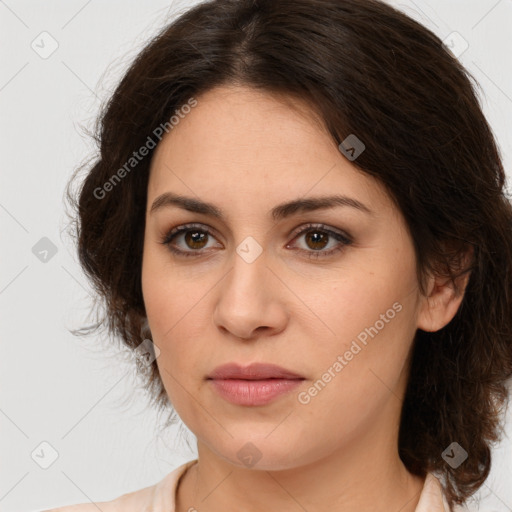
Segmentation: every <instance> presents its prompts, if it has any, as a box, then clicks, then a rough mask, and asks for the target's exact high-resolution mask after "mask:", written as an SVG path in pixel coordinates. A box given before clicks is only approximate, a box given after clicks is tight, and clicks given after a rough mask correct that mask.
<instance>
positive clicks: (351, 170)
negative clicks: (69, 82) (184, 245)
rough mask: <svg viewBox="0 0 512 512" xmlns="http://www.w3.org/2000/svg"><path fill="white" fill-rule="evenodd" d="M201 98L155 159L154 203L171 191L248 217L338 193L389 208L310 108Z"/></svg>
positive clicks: (271, 100) (246, 93)
mask: <svg viewBox="0 0 512 512" xmlns="http://www.w3.org/2000/svg"><path fill="white" fill-rule="evenodd" d="M196 99H197V105H196V106H195V107H194V108H192V109H191V110H190V112H189V113H187V114H186V115H183V116H182V118H181V119H180V120H179V123H178V124H177V125H175V126H174V127H173V128H172V129H171V130H170V131H169V133H167V134H166V135H165V136H164V137H163V139H162V141H161V142H160V143H159V144H158V146H157V148H156V150H155V152H154V154H153V157H152V161H151V169H150V177H149V183H148V200H149V201H151V200H152V199H154V198H155V197H156V196H157V195H159V194H162V193H163V192H167V191H173V192H176V193H181V194H186V195H187V196H190V195H196V196H198V197H201V198H203V199H204V200H208V201H210V202H216V203H223V202H224V203H225V202H229V203H230V204H231V205H239V206H240V207H243V208H245V209H246V210H247V209H248V208H249V207H250V206H251V205H249V204H247V201H248V199H250V201H251V203H253V204H254V206H256V204H259V205H261V206H264V207H266V208H267V210H268V209H270V208H271V207H272V206H273V205H274V204H277V203H281V202H283V201H285V200H286V199H291V198H297V197H300V196H305V195H315V196H318V195H323V194H333V193H336V194H344V195H351V196H356V195H357V196H358V198H359V199H360V200H361V202H370V203H372V204H376V203H383V202H384V203H386V202H387V201H389V199H388V198H387V194H386V193H385V192H384V190H383V187H382V186H381V185H380V184H379V183H378V182H376V181H375V179H374V178H372V177H370V176H368V175H366V174H364V173H363V172H361V171H360V170H359V169H358V168H357V167H355V165H353V164H352V163H351V162H349V161H348V160H347V159H346V158H345V157H344V156H343V155H342V154H341V153H340V151H339V149H338V147H337V145H336V143H335V141H334V140H333V139H332V138H331V137H330V135H329V134H328V133H327V132H326V130H325V129H324V127H323V125H322V123H321V121H320V120H319V118H318V117H317V116H316V115H315V114H314V112H313V111H312V109H310V108H309V107H308V105H307V104H306V103H304V102H300V101H298V100H296V99H295V98H293V99H292V98H291V97H290V98H286V97H281V96H275V95H270V94H268V93H265V92H262V91H256V90H254V89H250V88H248V87H238V86H237V87H234V86H223V87H218V88H215V89H212V90H210V91H208V92H207V93H205V94H203V95H201V96H199V97H197V98H196ZM149 201H148V203H149Z"/></svg>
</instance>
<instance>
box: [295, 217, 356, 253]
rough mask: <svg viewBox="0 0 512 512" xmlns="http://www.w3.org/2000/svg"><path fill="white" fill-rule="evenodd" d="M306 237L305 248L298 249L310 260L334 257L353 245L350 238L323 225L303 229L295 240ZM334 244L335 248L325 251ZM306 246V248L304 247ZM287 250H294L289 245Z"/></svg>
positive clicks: (310, 225)
mask: <svg viewBox="0 0 512 512" xmlns="http://www.w3.org/2000/svg"><path fill="white" fill-rule="evenodd" d="M302 237H304V244H303V247H299V248H298V249H295V250H299V251H300V252H302V253H306V255H307V257H308V258H323V257H328V256H332V255H334V254H335V253H337V252H340V251H342V250H343V249H345V248H346V246H348V245H350V244H351V243H352V239H351V237H350V236H348V235H346V234H344V233H341V232H338V231H333V230H332V229H328V228H326V227H325V226H324V225H323V224H320V225H315V224H309V225H307V226H306V227H305V229H303V230H302V231H301V232H300V233H298V234H297V236H296V237H295V238H294V240H300V239H301V238H302ZM331 241H332V242H334V243H333V244H332V245H333V247H332V248H330V249H329V250H325V251H324V250H323V249H325V247H327V246H328V245H329V244H330V243H331ZM304 246H305V247H304ZM287 248H293V245H290V244H288V245H287Z"/></svg>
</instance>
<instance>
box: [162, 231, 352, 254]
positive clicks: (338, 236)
mask: <svg viewBox="0 0 512 512" xmlns="http://www.w3.org/2000/svg"><path fill="white" fill-rule="evenodd" d="M202 226H203V225H202V224H185V225H183V226H180V227H177V228H174V229H172V230H171V231H170V232H169V233H167V234H166V235H165V236H164V238H163V239H162V240H161V241H160V243H161V244H163V245H165V246H167V248H168V249H169V250H170V251H171V252H172V253H174V254H177V255H179V256H184V257H186V258H188V257H198V256H201V250H200V249H199V250H197V251H195V250H189V251H183V250H181V249H176V247H173V246H172V245H171V242H172V241H173V240H174V239H175V238H176V237H177V236H179V235H181V234H183V233H187V232H189V231H200V232H201V233H206V234H208V236H213V233H212V232H211V231H210V230H209V229H203V227H202ZM310 231H320V232H322V233H326V234H327V235H329V236H330V237H331V236H332V237H333V238H334V239H335V240H337V241H338V242H340V245H338V246H337V247H335V248H334V249H330V250H328V251H323V250H318V251H315V250H309V251H308V250H305V249H294V250H299V251H301V252H306V253H308V256H307V257H308V258H310V259H318V258H327V257H329V256H332V255H334V254H336V253H338V252H340V251H342V250H343V249H345V247H346V246H347V245H350V244H351V243H352V239H351V238H350V237H349V236H348V235H346V234H343V233H340V232H337V231H333V230H331V229H328V228H327V227H326V226H325V225H324V224H307V225H306V226H304V229H302V231H300V232H298V233H293V235H294V237H293V240H295V239H296V238H299V237H300V236H302V235H303V234H305V233H308V232H310Z"/></svg>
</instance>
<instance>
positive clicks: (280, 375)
mask: <svg viewBox="0 0 512 512" xmlns="http://www.w3.org/2000/svg"><path fill="white" fill-rule="evenodd" d="M303 378H304V377H302V376H301V375H298V374H297V373H294V372H292V371H290V370H287V369H286V368H282V367H281V366H277V365H275V364H270V363H252V364H250V365H248V366H242V365H240V364H237V363H227V364H223V365H221V366H217V368H215V370H213V371H212V372H211V373H210V374H209V375H208V379H244V380H262V379H303Z"/></svg>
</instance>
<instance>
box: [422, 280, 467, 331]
mask: <svg viewBox="0 0 512 512" xmlns="http://www.w3.org/2000/svg"><path fill="white" fill-rule="evenodd" d="M469 275H470V273H469V272H466V273H465V274H464V275H461V276H459V277H458V278H457V279H456V281H455V285H454V283H453V282H452V280H451V279H450V278H447V277H441V276H435V277H434V276H431V277H429V282H428V287H427V294H426V295H425V296H423V297H422V305H421V307H420V311H419V315H418V329H421V330H423V331H427V332H435V331H439V330H440V329H442V328H443V327H444V326H445V325H448V324H449V323H450V321H451V320H452V319H453V317H454V316H455V315H456V313H457V311H458V309H459V307H460V305H461V303H462V299H463V298H464V292H465V289H466V286H467V283H468V281H469Z"/></svg>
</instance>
